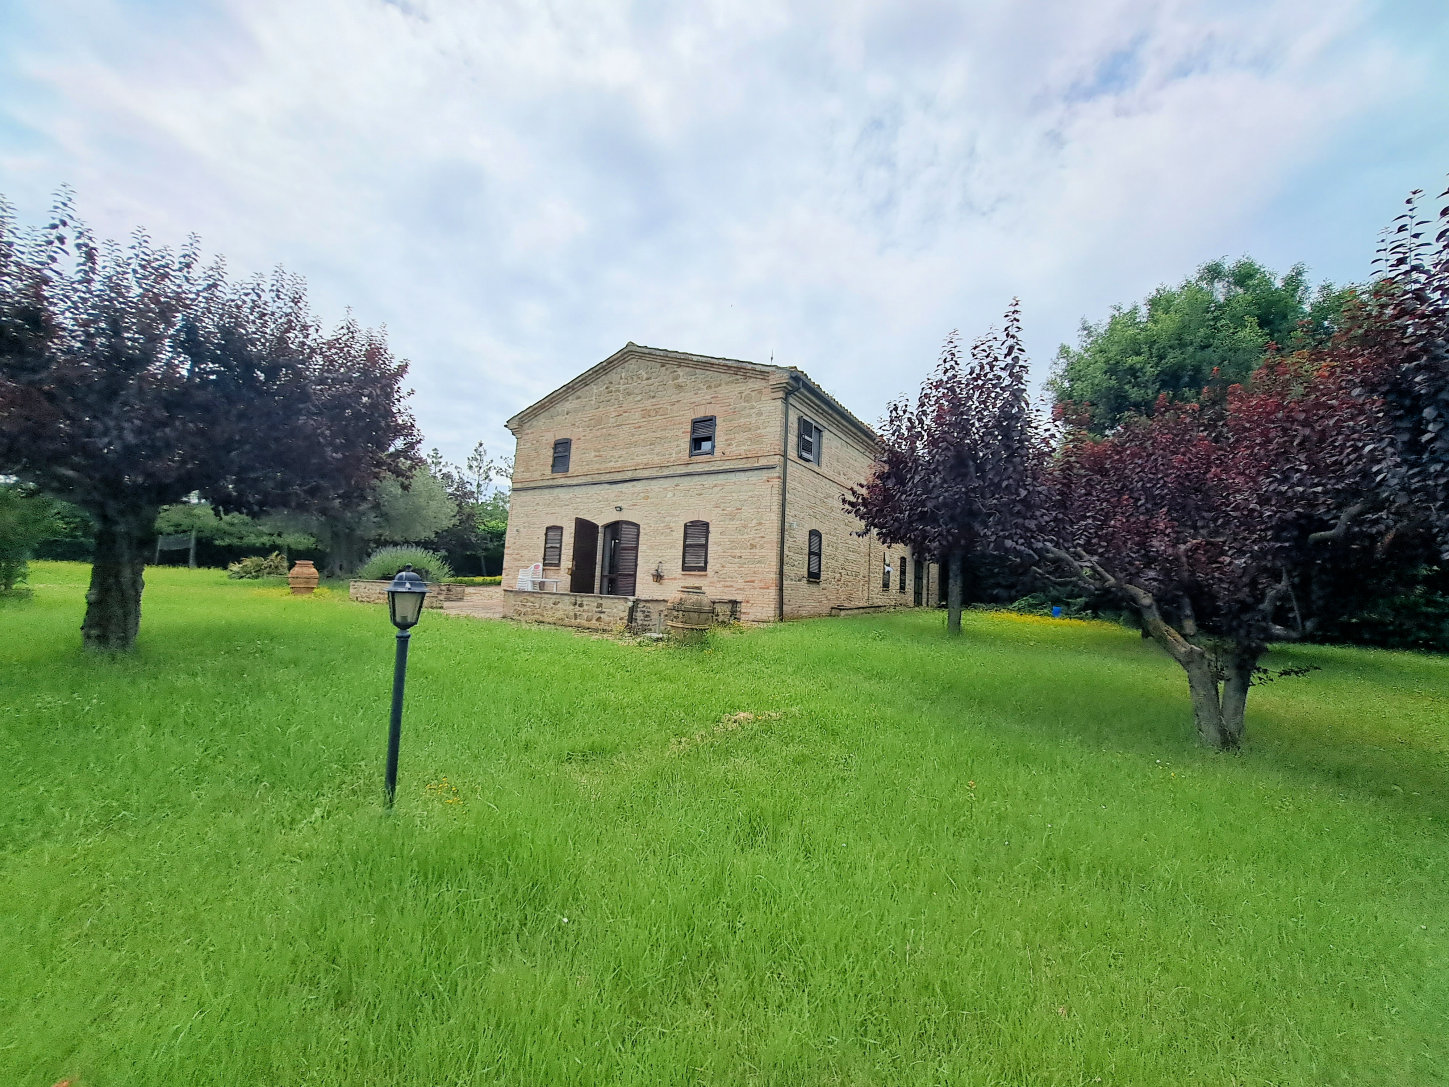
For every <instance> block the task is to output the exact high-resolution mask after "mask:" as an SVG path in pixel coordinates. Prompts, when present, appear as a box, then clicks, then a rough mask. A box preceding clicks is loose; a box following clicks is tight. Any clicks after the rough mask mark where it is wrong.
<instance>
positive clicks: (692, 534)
mask: <svg viewBox="0 0 1449 1087" xmlns="http://www.w3.org/2000/svg"><path fill="white" fill-rule="evenodd" d="M679 568H680V569H681V570H686V571H688V572H690V573H695V574H698V573H703V572H704V571H706V570H708V569H709V522H708V521H686V522H685V523H684V561H683V562H681V563H680V564H679Z"/></svg>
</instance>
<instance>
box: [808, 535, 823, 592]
mask: <svg viewBox="0 0 1449 1087" xmlns="http://www.w3.org/2000/svg"><path fill="white" fill-rule="evenodd" d="M805 580H806V581H819V580H820V531H819V530H818V529H814V528H812V529H811V530H810V546H809V550H808V552H807V555H806V559H805Z"/></svg>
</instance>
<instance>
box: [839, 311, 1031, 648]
mask: <svg viewBox="0 0 1449 1087" xmlns="http://www.w3.org/2000/svg"><path fill="white" fill-rule="evenodd" d="M1027 369H1028V365H1027V359H1026V353H1025V351H1024V350H1023V349H1022V344H1021V312H1020V305H1019V303H1018V302H1017V301H1015V300H1013V301H1012V303H1011V306H1010V307H1009V308H1008V309H1007V311H1006V318H1005V322H1004V325H1003V327H1002V330H1001V332H1000V333H999V334H992V335H988V336H985V337H983V338H981V339H979V340H977V341H976V343H975V344H973V345H972V348H971V353H970V357H969V358H967V359H964V360H963V359H962V356H961V349H960V343H959V341H958V340H957V338H956V336H955V334H954V333H953V334H952V336H951V337H949V338H948V339H947V340H946V345H945V347H944V348H943V350H942V352H941V361H940V363H939V364H938V365H937V367H936V369H935V371H934V372H933V373H932V374H931V376H930V377H928V378H927V379H926V381H925V383H924V384H922V386H921V391H920V395H919V396H918V397H917V398H916V403H915V404H914V406H912V405H910V404H908V403H906V402H904V401H897V402H896V403H893V404H891V406H890V409H889V412H888V414H887V416H886V420H885V422H884V424H883V425H882V427H881V435H880V440H881V449H880V454H879V459H878V461H877V464H876V469H875V471H874V473H873V474H872V475H871V477H870V478H869V479H868V480H867V481H866V482H865V483H864V484H863V485H862V486H859V487H855V488H852V490H851V492H850V494H848V495H847V496H846V497H845V507H846V509H848V510H849V511H850V512H852V513H853V514H855V515H856V517H858V518H860V520H861V521H862V522H863V523H864V524H865V525H866V527H867V528H868V529H871V530H873V531H874V532H875V533H876V535H878V536H879V537H880V538H881V539H882V540H883V541H884V542H885V543H886V544H888V545H895V544H904V545H906V546H909V547H910V548H911V549H912V550H913V551H915V552H916V553H917V554H920V555H924V556H926V557H929V558H931V559H933V560H934V561H937V562H939V563H941V564H942V565H943V566H944V567H945V569H946V571H947V597H946V601H947V630H948V631H949V632H950V633H952V634H960V632H961V604H962V599H963V597H964V595H965V590H964V581H965V577H966V571H967V569H968V567H969V566H970V563H971V560H972V558H973V557H976V556H982V555H1008V556H1027V555H1030V554H1031V553H1032V552H1031V551H1030V547H1031V545H1032V543H1033V542H1034V541H1035V540H1036V539H1037V538H1038V537H1039V535H1040V533H1041V531H1042V529H1041V522H1042V517H1043V502H1042V499H1041V487H1042V478H1043V473H1044V470H1045V464H1046V460H1047V454H1048V451H1049V445H1048V442H1047V438H1046V433H1045V428H1044V427H1043V426H1042V424H1041V422H1040V418H1039V416H1038V415H1037V414H1036V413H1035V412H1034V411H1033V410H1032V407H1031V403H1030V401H1029V398H1028V396H1027V390H1026V379H1027Z"/></svg>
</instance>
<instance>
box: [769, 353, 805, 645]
mask: <svg viewBox="0 0 1449 1087" xmlns="http://www.w3.org/2000/svg"><path fill="white" fill-rule="evenodd" d="M799 387H800V380H799V378H796V377H791V378H789V379H788V380H787V381H786V383H785V396H784V404H785V410H784V413H783V415H782V417H781V419H780V555H779V562H778V564H777V566H776V570H775V597H776V599H775V618H776V619H778V620H779V621H780V622H784V620H785V505H786V503H787V502H788V500H789V493H790V491H789V486H788V483H789V479H790V394H791V393H793V392H794V391H795V390H796V389H798V388H799Z"/></svg>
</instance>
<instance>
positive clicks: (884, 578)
mask: <svg viewBox="0 0 1449 1087" xmlns="http://www.w3.org/2000/svg"><path fill="white" fill-rule="evenodd" d="M880 587H881V588H882V589H889V588H890V587H891V557H890V556H889V555H882V556H881V557H880Z"/></svg>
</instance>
